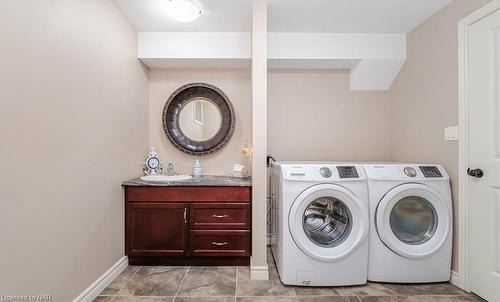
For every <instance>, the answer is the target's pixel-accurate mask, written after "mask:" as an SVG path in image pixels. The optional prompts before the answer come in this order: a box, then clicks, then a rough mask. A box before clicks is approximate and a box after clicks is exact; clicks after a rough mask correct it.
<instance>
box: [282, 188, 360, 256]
mask: <svg viewBox="0 0 500 302" xmlns="http://www.w3.org/2000/svg"><path fill="white" fill-rule="evenodd" d="M368 221H369V219H368V209H367V205H366V204H364V203H362V202H361V200H359V199H358V198H357V197H356V196H355V195H354V194H353V193H352V192H351V191H349V190H347V189H346V188H344V187H342V186H339V185H334V184H319V185H315V186H312V187H309V188H308V189H306V190H304V191H303V192H302V193H301V194H300V195H299V196H298V197H297V198H296V199H295V201H294V202H293V204H292V206H291V208H290V212H289V215H288V226H289V230H290V234H291V236H292V239H293V241H294V242H295V244H296V245H297V247H299V248H300V250H301V251H302V252H304V253H305V254H307V255H308V256H310V257H312V258H314V259H316V260H321V261H335V260H339V259H342V258H344V257H346V256H347V255H349V254H350V253H351V252H352V251H354V250H355V249H356V248H357V247H358V246H359V245H360V244H362V243H363V242H364V241H365V239H366V237H367V234H368Z"/></svg>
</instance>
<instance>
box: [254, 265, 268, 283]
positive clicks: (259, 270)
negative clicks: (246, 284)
mask: <svg viewBox="0 0 500 302" xmlns="http://www.w3.org/2000/svg"><path fill="white" fill-rule="evenodd" d="M250 280H269V268H268V266H267V265H266V266H251V267H250Z"/></svg>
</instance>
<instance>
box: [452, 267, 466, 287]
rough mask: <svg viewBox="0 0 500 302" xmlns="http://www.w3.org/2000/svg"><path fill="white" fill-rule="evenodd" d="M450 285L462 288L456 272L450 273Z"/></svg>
mask: <svg viewBox="0 0 500 302" xmlns="http://www.w3.org/2000/svg"><path fill="white" fill-rule="evenodd" d="M450 283H451V284H453V285H455V286H456V287H460V288H462V280H461V279H460V275H459V274H458V272H456V271H451V278H450ZM462 289H463V288H462Z"/></svg>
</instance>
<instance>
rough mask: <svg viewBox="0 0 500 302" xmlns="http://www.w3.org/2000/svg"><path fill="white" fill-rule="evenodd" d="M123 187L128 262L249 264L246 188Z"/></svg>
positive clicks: (247, 189) (247, 187)
mask: <svg viewBox="0 0 500 302" xmlns="http://www.w3.org/2000/svg"><path fill="white" fill-rule="evenodd" d="M124 187H125V252H126V255H127V256H128V258H129V263H130V264H132V265H156V264H158V265H248V264H249V257H250V255H251V187H250V186H127V185H124Z"/></svg>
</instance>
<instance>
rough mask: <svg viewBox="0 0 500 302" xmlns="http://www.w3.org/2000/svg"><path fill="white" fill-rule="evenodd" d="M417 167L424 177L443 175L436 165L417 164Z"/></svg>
mask: <svg viewBox="0 0 500 302" xmlns="http://www.w3.org/2000/svg"><path fill="white" fill-rule="evenodd" d="M419 169H420V171H422V174H424V177H425V178H433V177H441V178H442V177H443V174H441V172H440V171H439V169H438V167H436V166H419Z"/></svg>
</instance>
